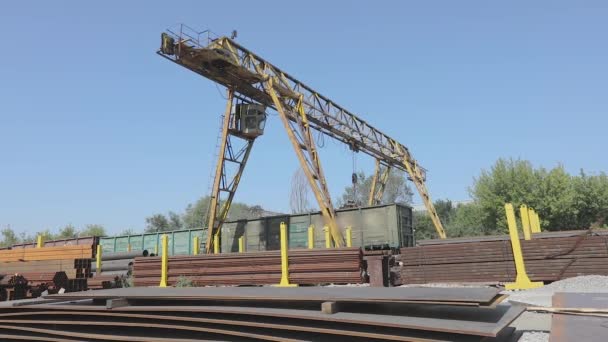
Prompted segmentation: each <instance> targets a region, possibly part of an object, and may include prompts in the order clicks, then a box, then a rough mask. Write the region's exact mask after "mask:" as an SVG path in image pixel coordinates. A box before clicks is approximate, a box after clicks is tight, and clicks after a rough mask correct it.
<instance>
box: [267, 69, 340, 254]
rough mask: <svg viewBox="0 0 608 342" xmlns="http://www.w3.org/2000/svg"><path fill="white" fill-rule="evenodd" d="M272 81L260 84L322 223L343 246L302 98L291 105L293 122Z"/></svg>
mask: <svg viewBox="0 0 608 342" xmlns="http://www.w3.org/2000/svg"><path fill="white" fill-rule="evenodd" d="M274 82H275V80H274V79H273V78H269V79H268V80H267V81H266V82H265V83H264V87H265V88H266V91H268V93H269V94H270V97H271V98H272V101H273V102H274V105H275V108H276V109H277V112H278V113H279V117H280V118H281V121H282V122H283V126H284V127H285V131H286V132H287V135H288V136H289V140H290V141H291V143H292V145H293V148H294V150H295V152H296V155H297V156H298V160H299V161H300V166H301V167H302V170H304V174H305V175H306V178H307V179H308V182H309V183H310V187H311V188H312V192H313V193H314V195H315V198H316V199H317V202H318V203H319V207H320V209H321V214H322V215H323V218H324V219H325V223H326V224H327V226H329V230H330V233H331V236H332V239H333V241H334V244H335V246H336V247H340V246H343V245H344V238H343V237H342V232H341V231H340V229H339V228H338V224H337V223H336V213H335V211H334V207H333V204H332V201H331V196H330V194H329V189H328V187H327V182H326V180H325V175H324V173H323V168H322V167H321V161H320V160H319V154H318V151H317V147H316V144H315V141H314V138H313V135H312V132H311V129H310V125H309V123H308V119H307V117H306V114H305V113H304V107H303V104H302V98H301V97H300V98H299V99H298V100H297V104H296V106H295V108H296V110H297V111H298V112H297V113H293V114H294V115H292V117H294V116H295V117H296V118H297V120H296V121H297V123H294V122H293V121H291V120H289V118H288V114H287V112H286V108H290V107H291V106H288V105H285V104H284V103H283V100H281V98H280V97H279V94H278V92H277V91H276V90H275V89H274V86H273V84H274ZM291 100H293V99H291Z"/></svg>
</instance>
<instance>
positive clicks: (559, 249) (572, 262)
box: [391, 230, 608, 285]
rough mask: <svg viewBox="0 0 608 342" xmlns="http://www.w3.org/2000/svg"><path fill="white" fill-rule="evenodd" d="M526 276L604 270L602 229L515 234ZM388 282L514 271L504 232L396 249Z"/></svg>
mask: <svg viewBox="0 0 608 342" xmlns="http://www.w3.org/2000/svg"><path fill="white" fill-rule="evenodd" d="M520 242H521V248H522V253H523V257H524V262H525V267H526V271H527V274H528V276H529V277H530V279H531V280H532V281H542V282H552V281H556V280H560V279H564V278H569V277H575V276H580V275H591V274H598V275H608V248H607V246H608V234H607V232H606V231H587V230H586V231H570V232H561V233H540V234H534V235H533V238H532V239H531V240H523V239H521V241H520ZM391 271H392V276H393V279H392V280H393V283H394V284H396V285H399V284H418V283H430V282H483V283H505V282H512V281H514V280H515V277H516V275H517V272H516V269H515V262H514V259H513V252H512V248H511V242H510V240H509V239H508V238H506V237H496V238H488V237H481V238H470V239H454V240H450V239H447V240H442V241H433V242H430V243H428V244H423V245H421V246H418V247H412V248H402V249H401V254H400V255H398V256H396V257H395V264H394V266H393V267H392V270H391Z"/></svg>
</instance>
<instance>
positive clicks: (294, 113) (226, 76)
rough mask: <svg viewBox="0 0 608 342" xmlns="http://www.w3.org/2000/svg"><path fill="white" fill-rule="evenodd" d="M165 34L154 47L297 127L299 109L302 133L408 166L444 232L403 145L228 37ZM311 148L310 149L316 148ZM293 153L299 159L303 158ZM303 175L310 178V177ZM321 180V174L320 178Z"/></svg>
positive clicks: (397, 165)
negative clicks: (169, 42) (168, 44)
mask: <svg viewBox="0 0 608 342" xmlns="http://www.w3.org/2000/svg"><path fill="white" fill-rule="evenodd" d="M167 34H169V35H170V36H172V38H174V43H173V44H174V46H172V48H171V49H161V50H160V51H158V54H159V55H161V56H163V57H165V58H167V59H169V60H171V61H173V62H175V63H177V64H179V65H181V66H183V67H185V68H188V69H190V70H192V71H194V72H196V73H198V74H199V75H201V76H203V77H206V78H209V79H211V80H213V81H214V82H217V83H219V84H221V85H224V86H226V87H227V88H229V89H234V92H235V93H237V94H239V96H242V97H245V98H248V99H251V100H253V101H255V102H259V103H261V104H263V105H266V106H268V107H270V108H274V109H276V110H277V111H278V112H279V114H280V117H281V118H282V120H284V121H285V120H288V121H289V122H291V123H296V124H297V125H299V126H300V127H302V123H303V120H302V118H301V113H305V114H304V115H305V116H306V123H305V126H306V129H305V130H300V133H304V134H303V136H304V138H303V139H305V140H306V139H307V138H305V136H306V135H308V133H307V131H310V130H317V131H319V132H321V133H322V134H325V135H327V136H329V137H331V138H333V139H336V140H338V141H340V142H343V143H345V144H348V145H349V146H351V148H352V149H353V150H356V151H360V152H363V153H366V154H368V155H370V156H372V157H373V158H375V159H378V160H380V161H382V162H383V163H384V164H386V165H388V166H391V167H394V168H396V169H399V170H403V171H405V172H407V173H408V175H409V177H410V179H411V180H412V181H413V182H414V184H415V185H416V189H417V190H418V192H419V194H420V197H421V199H422V201H423V202H424V204H425V207H426V208H427V211H428V213H429V215H430V217H431V220H432V222H433V224H434V225H435V229H436V230H437V234H438V236H439V237H441V238H444V237H445V231H444V229H443V225H442V224H441V221H440V219H439V216H438V215H437V212H436V210H435V208H434V206H433V203H432V200H431V197H430V195H429V192H428V190H427V188H426V184H425V181H426V170H425V169H424V168H422V167H421V166H420V164H419V163H418V162H417V161H416V160H415V159H414V158H413V156H412V154H411V153H410V151H409V150H408V148H407V147H406V146H404V145H402V144H400V143H398V142H396V141H395V140H394V139H392V138H391V137H389V136H388V135H386V134H385V133H383V132H381V131H380V130H378V129H377V128H375V127H373V126H372V125H370V124H369V123H368V122H367V121H365V120H363V119H361V118H359V117H358V116H356V115H354V114H353V113H351V112H349V111H348V110H346V109H345V108H344V107H341V106H339V105H338V104H336V103H335V102H334V101H332V100H330V99H329V98H327V97H325V96H323V95H322V94H320V93H319V92H317V91H315V90H313V89H312V88H310V87H309V86H307V85H305V84H304V83H302V82H300V81H299V80H297V79H295V78H294V77H293V76H291V75H289V74H288V73H286V72H284V71H282V70H281V69H279V68H278V67H276V66H274V65H272V64H271V63H270V62H268V61H266V60H265V59H263V58H261V57H260V56H258V55H256V54H255V53H253V52H251V51H249V50H248V49H246V48H244V47H243V46H241V45H239V44H238V43H236V42H235V41H234V40H232V39H230V38H228V37H219V38H218V39H213V40H209V41H207V42H200V41H197V42H195V41H193V40H191V39H185V37H182V36H181V35H182V33H181V31H180V33H177V34H176V33H172V32H167ZM270 82H272V83H274V84H273V86H268V84H269V83H270ZM298 107H302V108H303V110H299V109H298ZM284 125H285V126H286V128H287V130H288V131H289V130H290V129H291V128H288V127H287V126H288V124H285V123H284ZM294 146H295V145H294ZM307 147H309V146H307ZM299 148H300V147H297V148H296V149H299ZM310 153H313V154H314V153H316V151H310ZM298 158H299V160H300V163H301V164H303V163H304V161H303V159H302V158H301V157H298ZM317 161H318V159H317ZM309 162H311V165H310V166H307V167H313V168H314V167H315V165H314V164H315V163H316V161H315V159H314V158H310V159H309ZM308 178H309V181H310V177H308ZM324 181H325V180H324V179H322V180H321V181H320V183H322V182H324ZM314 182H318V181H317V180H314ZM320 185H323V184H320ZM313 192H315V193H319V192H323V190H322V189H317V190H313ZM317 201H318V202H320V209H321V211H322V213H323V214H324V217H325V218H326V220H328V223H329V225H330V228H331V230H332V235H335V236H334V239H335V240H336V243H337V244H340V242H341V241H340V240H341V239H340V236H339V230H338V229H337V226H336V227H335V228H334V227H333V223H332V221H335V218H334V217H332V211H333V208H332V207H330V206H329V205H328V204H327V203H324V202H325V199H321V200H319V199H317ZM328 208H329V209H328Z"/></svg>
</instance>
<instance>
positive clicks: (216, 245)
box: [213, 234, 220, 254]
mask: <svg viewBox="0 0 608 342" xmlns="http://www.w3.org/2000/svg"><path fill="white" fill-rule="evenodd" d="M213 254H220V236H219V234H215V235H213Z"/></svg>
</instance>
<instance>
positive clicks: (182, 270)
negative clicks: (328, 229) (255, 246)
mask: <svg viewBox="0 0 608 342" xmlns="http://www.w3.org/2000/svg"><path fill="white" fill-rule="evenodd" d="M160 275H161V258H160V257H147V258H135V263H134V264H133V277H134V283H135V285H136V286H155V285H158V284H159V282H160ZM168 276H169V279H168V282H169V284H170V285H173V284H175V283H176V282H177V281H178V279H179V278H180V277H185V278H187V279H189V280H191V281H192V282H193V283H194V284H195V285H197V286H206V285H270V284H278V283H279V281H280V278H281V257H280V252H279V251H267V252H254V253H225V254H205V255H195V256H173V257H170V258H169V270H168ZM289 277H290V281H291V282H292V283H296V284H311V285H314V284H328V283H334V284H336V283H338V284H341V283H343V284H348V283H363V282H364V281H365V279H364V276H363V265H362V252H361V250H360V249H359V248H334V249H328V250H316V249H315V250H308V249H303V250H297V249H296V250H290V251H289Z"/></svg>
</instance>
